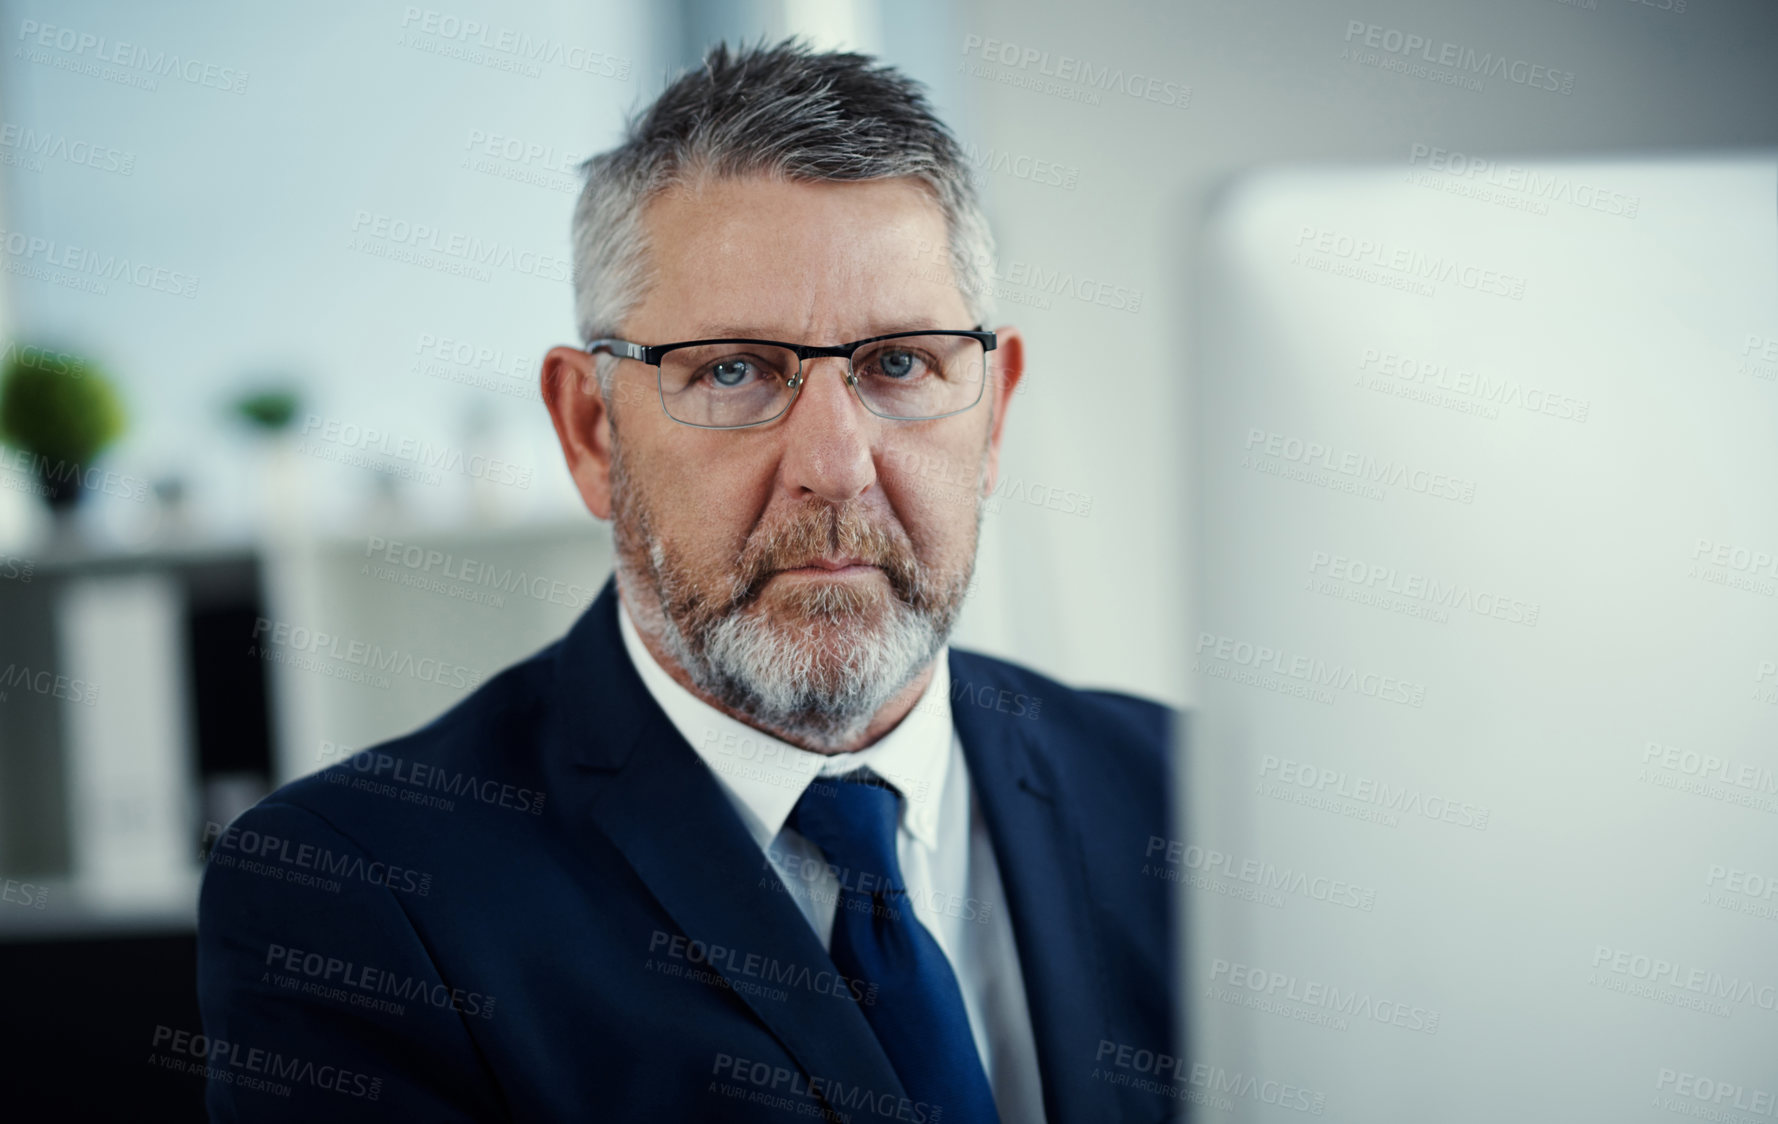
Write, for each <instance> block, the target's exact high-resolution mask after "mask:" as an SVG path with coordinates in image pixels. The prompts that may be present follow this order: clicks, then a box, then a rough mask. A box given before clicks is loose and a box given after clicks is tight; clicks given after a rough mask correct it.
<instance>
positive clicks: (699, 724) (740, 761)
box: [618, 596, 955, 850]
mask: <svg viewBox="0 0 1778 1124" xmlns="http://www.w3.org/2000/svg"><path fill="white" fill-rule="evenodd" d="M618 602H619V604H620V606H622V607H621V608H620V609H619V611H618V627H619V630H620V631H621V632H622V634H623V641H624V650H625V651H626V652H627V653H628V654H629V657H630V662H631V663H632V664H634V665H635V667H636V672H637V674H638V675H639V676H640V677H641V679H642V683H643V686H645V687H647V688H648V693H649V694H650V695H652V696H653V697H654V701H655V702H656V703H658V704H659V705H660V708H661V710H663V711H664V712H665V713H666V715H667V719H668V720H669V721H670V722H672V723H673V727H674V728H675V729H676V730H678V731H679V733H680V735H681V736H682V737H684V738H685V740H686V741H687V742H689V743H691V747H692V749H693V750H694V751H696V753H697V755H698V756H699V757H700V758H702V759H703V761H704V764H706V765H708V766H709V767H710V771H711V772H713V773H715V774H716V779H717V783H719V784H721V785H722V787H723V789H724V791H725V792H726V793H727V794H728V797H729V800H730V801H731V802H732V803H733V804H734V805H735V807H736V809H737V810H738V811H739V812H740V813H741V820H742V822H743V823H745V824H746V826H747V830H748V832H749V833H751V834H752V836H753V838H754V840H755V841H756V842H758V844H759V845H760V848H761V849H762V850H764V849H766V848H768V847H769V846H770V845H771V843H772V841H773V840H774V839H776V838H777V837H778V833H779V831H781V830H783V828H784V823H785V821H786V820H788V819H789V818H790V813H791V810H792V809H793V808H795V807H796V802H797V801H798V800H799V799H801V798H802V794H803V790H804V789H805V788H807V787H808V785H809V782H810V781H812V780H814V778H815V777H817V776H824V777H834V776H840V775H842V774H845V773H850V772H852V771H853V770H854V769H859V768H863V767H865V766H869V768H870V770H871V771H872V772H873V773H876V774H877V775H878V776H880V777H882V778H883V779H884V780H886V781H888V782H889V783H890V784H893V785H894V786H895V787H896V788H897V789H898V790H900V792H901V794H902V800H901V826H902V828H903V829H904V830H905V831H907V832H908V834H910V835H912V836H913V837H914V838H915V839H916V840H917V841H919V842H920V843H921V844H922V845H924V846H925V847H927V848H928V849H931V850H936V849H937V847H938V809H939V805H940V797H941V795H942V794H943V792H944V785H945V781H946V778H947V776H948V774H949V771H950V769H949V766H950V760H951V756H952V755H951V752H950V750H951V742H952V739H953V738H954V737H955V733H954V731H953V728H952V725H951V667H950V664H951V661H950V647H949V646H948V645H946V646H944V647H942V648H940V649H939V653H938V656H937V657H936V659H935V662H934V667H933V672H932V679H931V681H930V682H929V683H927V685H926V691H925V693H924V694H922V695H921V696H920V699H919V701H918V702H916V703H915V704H914V707H913V709H912V710H910V711H909V712H908V713H907V715H906V716H905V717H904V718H902V720H901V721H900V722H899V723H897V724H896V726H895V728H894V729H892V730H890V731H889V732H888V733H887V734H884V735H883V736H882V737H881V738H879V739H878V740H877V741H875V742H874V743H872V744H871V745H868V746H866V747H865V748H863V749H861V750H857V751H856V752H853V753H836V754H822V753H812V752H810V751H809V750H806V749H802V748H800V747H798V746H794V745H791V744H790V743H789V742H786V741H782V740H780V739H779V738H775V737H773V736H772V735H771V734H768V733H766V732H765V731H763V730H760V729H757V728H755V727H753V726H749V725H747V724H746V723H744V722H741V721H739V720H737V719H735V718H732V717H730V716H729V715H727V714H724V713H723V712H722V711H720V710H718V709H716V708H715V707H713V706H711V705H710V704H709V703H707V702H705V701H704V700H702V699H700V698H698V697H697V696H696V695H694V694H692V693H691V692H690V691H688V690H686V689H685V688H684V687H682V686H680V685H679V683H678V681H677V680H675V679H674V678H673V677H672V676H671V675H669V674H667V671H666V669H665V668H663V667H661V665H660V664H659V663H657V662H655V659H654V656H653V654H652V653H650V652H649V650H648V648H647V646H646V645H645V644H643V642H642V636H641V634H640V633H639V632H637V630H636V626H635V624H634V622H632V621H631V620H630V610H629V606H627V605H623V599H622V597H621V596H620V597H619V598H618Z"/></svg>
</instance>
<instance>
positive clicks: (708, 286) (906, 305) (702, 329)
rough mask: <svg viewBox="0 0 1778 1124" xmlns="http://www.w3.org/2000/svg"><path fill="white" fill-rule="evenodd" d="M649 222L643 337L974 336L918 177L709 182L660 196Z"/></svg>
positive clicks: (937, 219)
mask: <svg viewBox="0 0 1778 1124" xmlns="http://www.w3.org/2000/svg"><path fill="white" fill-rule="evenodd" d="M643 224H644V228H645V231H646V236H647V239H648V259H649V274H650V276H649V285H648V290H647V293H646V295H645V297H644V299H643V300H642V302H641V304H640V305H639V306H638V308H637V310H636V315H635V317H634V318H633V323H634V324H635V326H636V330H637V331H638V332H639V333H641V332H643V331H645V330H646V329H648V328H659V329H661V330H671V331H674V332H679V333H684V334H683V335H681V336H680V338H699V337H702V336H704V335H727V334H732V332H733V329H736V328H740V327H744V326H752V329H753V330H754V331H757V332H759V333H761V334H764V335H768V336H770V337H771V338H798V337H800V336H801V335H803V334H806V333H808V332H810V331H819V332H822V333H823V334H824V335H825V334H830V333H845V332H850V333H851V334H850V335H847V336H845V337H844V338H852V339H856V338H859V337H861V336H865V335H871V334H874V332H875V331H894V330H897V329H898V328H900V327H903V326H905V325H917V326H924V327H952V328H967V327H973V325H972V324H966V323H963V320H965V319H967V316H968V312H967V306H966V304H965V302H964V300H963V294H962V292H961V291H960V290H959V289H958V286H957V278H956V275H955V273H954V272H953V270H952V267H951V262H950V252H949V247H948V238H947V233H948V232H947V230H946V224H945V217H944V212H943V210H942V209H941V208H940V206H939V204H938V201H937V200H936V199H935V198H934V197H933V195H932V193H931V191H930V190H929V189H928V188H927V187H926V185H925V184H924V183H922V182H921V181H919V180H917V179H912V178H895V179H878V180H863V181H855V182H837V183H836V182H832V181H817V182H810V181H799V180H789V179H784V178H775V177H766V176H749V177H742V178H720V179H718V178H709V177H705V178H701V179H695V180H693V181H691V182H689V183H686V184H683V185H675V186H672V187H669V188H666V189H664V190H663V191H661V192H660V193H658V194H657V195H656V196H655V197H654V198H653V199H651V200H650V201H649V203H648V205H647V207H646V208H645V209H644V211H643ZM884 324H893V325H895V326H894V327H889V328H884V327H882V325H884ZM718 329H720V330H718ZM807 342H822V341H819V340H809V341H807ZM826 342H839V340H838V339H835V340H828V341H826Z"/></svg>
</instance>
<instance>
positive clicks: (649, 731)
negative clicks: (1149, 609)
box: [162, 581, 1179, 1124]
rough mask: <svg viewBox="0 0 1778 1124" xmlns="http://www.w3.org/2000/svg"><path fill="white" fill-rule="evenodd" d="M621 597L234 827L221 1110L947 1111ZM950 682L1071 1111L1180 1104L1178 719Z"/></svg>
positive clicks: (1072, 1116) (756, 1117) (905, 1117)
mask: <svg viewBox="0 0 1778 1124" xmlns="http://www.w3.org/2000/svg"><path fill="white" fill-rule="evenodd" d="M618 611H619V607H618V603H617V595H616V592H615V588H614V586H613V584H612V583H611V582H610V581H607V583H606V585H605V588H604V591H603V592H602V593H601V594H600V596H599V597H598V599H597V600H596V601H595V602H594V603H593V604H592V605H591V606H590V607H589V608H588V609H587V611H586V613H585V614H584V615H583V616H582V617H581V618H580V620H579V621H578V622H577V623H576V624H575V626H574V627H573V628H572V629H571V630H570V631H569V633H568V634H567V636H565V637H564V638H563V639H562V640H560V641H558V642H557V643H555V644H553V645H551V646H550V647H548V648H546V649H544V650H543V651H541V652H539V653H538V654H537V655H535V656H533V657H532V658H530V659H528V660H526V661H524V662H523V663H520V664H517V665H515V666H513V667H511V668H508V669H506V670H505V671H503V672H502V673H500V674H499V675H498V676H496V677H495V678H493V679H492V680H490V681H489V682H488V683H486V684H485V685H484V686H482V687H481V688H480V689H479V690H477V691H476V692H475V693H474V694H472V695H471V696H470V697H469V698H467V699H465V700H464V701H463V702H462V703H461V704H460V705H458V706H456V707H455V708H453V709H452V710H451V711H449V712H448V713H447V714H445V715H444V716H442V717H441V718H439V719H438V720H437V721H435V722H433V723H432V724H430V725H428V726H426V727H425V728H423V729H421V730H419V731H417V732H415V733H413V734H410V735H408V736H406V737H403V738H399V739H396V740H394V741H391V742H387V743H384V744H382V745H379V746H377V747H375V748H373V749H368V750H365V751H364V752H363V753H360V754H358V755H356V756H355V757H352V758H350V759H348V760H346V761H344V762H341V763H339V764H336V765H334V766H332V767H330V768H328V769H326V770H324V771H322V772H320V773H316V774H314V775H311V776H307V777H304V778H302V779H300V780H297V781H294V782H292V783H291V784H288V785H285V786H284V787H283V788H281V789H279V790H278V791H276V792H274V793H273V794H272V795H270V796H269V797H267V798H266V799H265V800H263V801H262V802H260V803H259V804H258V805H257V806H255V807H254V808H252V809H250V810H249V811H247V812H246V813H244V814H243V815H241V816H240V817H239V818H238V819H237V820H236V821H235V822H234V823H233V824H231V825H230V826H229V828H228V829H227V830H226V831H223V832H220V833H216V832H214V831H212V835H213V838H212V839H211V840H210V841H209V862H208V865H207V868H206V872H205V876H204V883H203V891H202V895H201V901H200V919H199V929H198V980H199V983H198V991H199V1000H200V1004H201V1007H202V1011H203V1021H204V1025H203V1028H202V1029H203V1032H204V1036H205V1038H204V1040H201V1041H200V1040H199V1039H198V1038H197V1037H196V1036H195V1033H194V1034H193V1035H192V1036H191V1037H187V1038H185V1039H184V1041H183V1042H182V1043H181V1044H179V1046H178V1048H179V1049H180V1051H181V1052H182V1053H184V1054H186V1055H187V1056H189V1057H192V1058H196V1057H198V1056H199V1055H200V1054H202V1056H203V1059H204V1064H207V1065H208V1067H209V1068H208V1070H207V1072H208V1073H209V1075H210V1076H209V1078H208V1080H209V1087H208V1104H209V1110H210V1113H211V1116H212V1118H213V1119H216V1120H221V1121H236V1120H241V1121H261V1120H267V1121H269V1120H278V1121H283V1120H290V1121H298V1120H300V1121H313V1120H412V1121H457V1120H478V1121H480V1120H487V1121H497V1120H498V1121H504V1120H511V1121H577V1122H578V1121H588V1120H599V1121H606V1120H613V1121H629V1120H638V1121H642V1120H651V1121H652V1120H744V1121H774V1122H779V1124H782V1122H784V1121H787V1120H789V1119H791V1118H797V1117H800V1118H803V1119H823V1118H828V1119H840V1118H842V1117H843V1118H846V1119H850V1120H852V1121H913V1122H915V1124H920V1122H921V1121H923V1120H926V1119H929V1118H930V1117H931V1116H932V1115H933V1114H932V1113H931V1107H932V1106H924V1105H921V1104H919V1103H916V1102H911V1101H908V1100H907V1099H906V1097H905V1093H904V1091H903V1089H902V1086H901V1084H900V1083H899V1081H898V1080H897V1079H896V1076H895V1071H894V1070H893V1069H892V1068H891V1066H890V1063H889V1060H888V1058H887V1057H886V1056H885V1054H884V1053H883V1050H882V1048H881V1046H880V1045H879V1044H878V1043H877V1040H876V1038H875V1037H874V1035H873V1034H872V1032H871V1029H870V1025H869V1023H868V1022H867V1021H866V1019H865V1015H864V1012H863V1008H862V1007H861V1006H860V1004H859V999H860V998H863V997H864V996H865V995H867V994H868V993H866V992H864V990H863V987H862V984H863V983H865V981H849V980H846V979H845V978H844V977H840V976H838V975H837V974H836V973H835V972H834V968H833V963H832V961H831V960H830V959H829V958H828V955H827V953H826V951H825V950H824V949H823V947H822V945H821V941H820V939H819V938H818V937H817V936H816V934H815V933H814V931H813V930H812V929H811V928H810V926H809V924H808V922H807V921H806V920H805V919H804V917H803V915H802V913H801V912H800V911H799V910H798V909H797V907H796V905H795V904H794V902H793V901H792V899H791V898H790V897H789V896H788V895H787V894H785V893H783V892H782V887H781V884H779V883H778V882H777V876H776V874H775V872H774V871H773V870H772V868H771V867H770V865H769V863H768V862H767V861H766V859H765V856H764V855H763V854H762V852H761V850H760V847H759V845H758V844H757V843H755V842H754V840H753V838H752V837H751V836H750V835H749V834H748V832H747V830H746V828H745V827H744V826H743V824H742V822H741V819H740V817H739V816H738V815H737V814H736V812H735V810H734V808H733V807H732V806H731V804H730V803H729V801H728V799H727V797H726V796H725V795H724V793H723V791H722V788H721V787H720V785H719V784H718V781H717V778H716V776H715V774H713V773H712V772H711V771H710V769H709V768H708V767H707V766H706V765H705V764H704V763H703V761H702V760H701V759H700V758H699V757H698V756H697V754H696V753H694V752H693V750H692V748H691V746H690V745H688V744H687V743H686V742H685V740H684V739H683V738H682V737H681V736H680V735H679V733H678V732H677V731H676V730H675V728H674V727H673V725H672V723H671V722H670V721H669V720H668V719H667V717H666V715H665V714H664V713H663V712H662V711H661V709H660V708H659V706H657V705H656V704H655V702H654V700H653V698H652V697H651V696H650V695H649V694H648V692H647V690H646V689H645V688H644V687H643V685H642V681H641V679H640V678H639V677H638V676H637V674H636V671H635V669H634V667H633V666H632V665H631V663H630V661H629V658H628V655H627V653H626V652H625V650H624V647H623V642H622V638H621V636H620V635H619V632H618V621H617V613H618ZM950 672H951V682H952V687H953V691H952V708H953V713H954V716H955V723H956V727H957V730H958V732H959V734H960V736H961V740H962V744H963V749H964V754H965V757H966V759H967V761H968V764H969V772H970V777H971V782H972V784H973V786H974V790H975V792H976V794H977V799H978V800H979V801H980V805H981V808H982V811H983V814H984V817H985V819H986V821H987V824H988V827H989V830H990V832H991V834H992V838H993V841H994V848H995V853H996V855H997V857H998V860H999V865H1000V869H1001V874H1002V879H1003V882H1004V884H1005V894H1006V899H1007V900H1006V902H1005V903H1004V908H1007V909H1009V910H1010V911H1011V919H1012V925H1013V931H1014V934H1015V938H1016V940H1017V943H1018V949H1019V956H1020V960H1021V963H1022V965H1023V974H1024V983H1025V990H1026V994H1027V997H1028V1001H1029V1004H1030V1010H1031V1018H1032V1022H1033V1026H1034V1032H1035V1037H1036V1044H1037V1053H1038V1062H1039V1069H1040V1071H1041V1077H1042V1082H1043V1098H1044V1107H1045V1111H1046V1113H1047V1115H1048V1117H1049V1120H1050V1121H1052V1122H1053V1124H1068V1122H1073V1121H1089V1120H1091V1121H1103V1120H1155V1119H1159V1118H1161V1117H1163V1116H1166V1115H1170V1114H1171V1113H1172V1112H1174V1111H1177V1108H1178V1105H1179V1102H1178V1101H1177V1100H1175V1099H1174V1098H1173V1097H1171V1096H1168V1095H1166V1094H1164V1093H1157V1092H1154V1091H1151V1090H1152V1086H1149V1087H1147V1088H1145V1087H1144V1086H1143V1083H1142V1082H1141V1081H1140V1080H1139V1079H1140V1078H1141V1077H1142V1076H1143V1073H1142V1072H1140V1070H1141V1069H1145V1068H1150V1067H1152V1065H1153V1064H1154V1063H1153V1062H1152V1061H1149V1060H1147V1059H1151V1058H1153V1057H1156V1056H1162V1055H1175V1054H1177V1050H1175V1049H1174V1048H1173V1033H1172V1029H1173V1019H1174V998H1173V997H1174V995H1175V989H1174V986H1173V972H1172V968H1171V961H1172V957H1171V955H1170V952H1171V943H1172V933H1173V929H1172V922H1171V919H1170V916H1169V914H1170V901H1171V898H1170V895H1169V889H1170V888H1171V886H1172V883H1170V882H1166V881H1162V880H1160V879H1157V878H1155V877H1152V876H1151V875H1150V874H1148V873H1147V872H1146V871H1145V870H1144V862H1145V859H1146V857H1147V855H1148V854H1149V852H1150V851H1151V850H1152V846H1153V844H1152V840H1153V839H1154V838H1156V837H1161V838H1166V837H1169V836H1170V834H1171V833H1170V830H1169V826H1170V825H1169V817H1168V811H1167V793H1168V787H1169V786H1168V780H1167V773H1168V757H1169V750H1170V740H1171V725H1172V715H1171V712H1170V711H1168V710H1166V709H1165V708H1163V707H1161V706H1159V705H1157V704H1155V703H1151V702H1146V701H1142V700H1139V699H1136V698H1133V697H1130V696H1126V695H1119V694H1112V693H1107V692H1099V691H1077V690H1073V689H1071V688H1068V687H1065V686H1063V685H1061V684H1059V683H1056V682H1054V681H1052V680H1050V679H1046V678H1044V677H1043V676H1040V675H1037V674H1035V673H1033V672H1031V671H1028V670H1025V669H1022V668H1019V667H1017V666H1015V665H1013V664H1009V663H1006V662H1003V661H1000V660H996V659H991V658H988V657H986V656H981V655H975V654H971V653H968V652H963V651H958V650H955V649H953V650H952V651H951V655H950ZM162 1046H163V1048H171V1047H170V1044H162ZM1144 1052H1145V1053H1144ZM1151 1072H1152V1070H1151ZM824 1113H831V1115H829V1116H826V1117H824V1116H823V1114H824ZM940 1124H942V1114H941V1115H940ZM1006 1124H1017V1122H1015V1121H1007V1122H1006Z"/></svg>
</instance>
